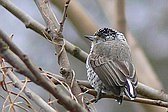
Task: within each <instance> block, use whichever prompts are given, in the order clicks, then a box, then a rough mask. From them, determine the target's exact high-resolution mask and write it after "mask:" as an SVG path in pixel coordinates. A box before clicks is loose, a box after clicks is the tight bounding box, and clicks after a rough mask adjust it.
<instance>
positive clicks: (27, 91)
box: [3, 68, 57, 112]
mask: <svg viewBox="0 0 168 112" xmlns="http://www.w3.org/2000/svg"><path fill="white" fill-rule="evenodd" d="M3 70H5V71H6V75H7V76H8V77H9V78H10V79H11V81H12V82H14V83H13V84H14V86H15V87H17V88H18V89H20V90H21V91H20V92H22V91H23V92H24V93H25V95H27V97H28V98H30V99H31V100H33V101H34V102H35V103H36V104H37V105H38V106H40V107H41V108H43V109H44V110H45V111H46V112H57V111H56V110H54V109H53V108H52V107H51V106H49V105H48V104H47V103H46V102H45V101H44V100H43V99H42V98H41V97H40V96H38V95H37V94H36V93H34V92H33V91H32V90H30V89H29V88H28V87H26V86H25V85H24V84H23V83H22V82H21V81H20V80H19V79H18V78H17V77H16V76H15V75H14V73H13V72H12V70H11V68H4V69H3ZM17 96H20V94H17ZM17 96H16V97H17ZM15 99H16V98H15ZM13 102H15V100H13Z"/></svg>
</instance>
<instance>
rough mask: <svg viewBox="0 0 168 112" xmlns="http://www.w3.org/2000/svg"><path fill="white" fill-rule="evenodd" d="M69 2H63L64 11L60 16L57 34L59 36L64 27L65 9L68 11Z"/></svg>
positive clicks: (68, 0)
mask: <svg viewBox="0 0 168 112" xmlns="http://www.w3.org/2000/svg"><path fill="white" fill-rule="evenodd" d="M70 1H71V0H67V1H66V2H65V5H64V11H63V16H62V20H61V22H60V27H59V30H58V33H59V34H61V33H62V31H63V27H64V23H65V20H66V18H67V9H68V6H69V3H70Z"/></svg>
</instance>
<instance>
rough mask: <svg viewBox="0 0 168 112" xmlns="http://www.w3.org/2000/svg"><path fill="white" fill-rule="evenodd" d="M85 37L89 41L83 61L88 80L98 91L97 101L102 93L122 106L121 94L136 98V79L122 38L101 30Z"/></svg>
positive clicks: (116, 34) (117, 33)
mask: <svg viewBox="0 0 168 112" xmlns="http://www.w3.org/2000/svg"><path fill="white" fill-rule="evenodd" d="M86 37H87V38H88V39H89V40H91V41H92V46H91V50H90V53H89V56H88V58H87V62H86V68H87V77H88V80H89V82H90V84H91V86H92V87H94V88H95V90H96V91H97V92H98V96H97V100H98V99H99V95H101V92H105V93H108V94H114V95H116V96H118V99H117V101H118V102H119V103H122V97H123V94H124V93H125V95H126V96H128V97H129V98H130V99H132V100H133V99H134V98H135V97H136V95H137V93H136V86H137V77H136V72H135V67H134V65H133V63H132V58H131V51H130V48H129V45H128V44H127V41H126V39H125V37H124V35H123V34H122V33H119V32H118V31H116V30H113V29H109V28H103V29H100V30H99V31H97V32H96V33H95V34H94V35H93V36H86Z"/></svg>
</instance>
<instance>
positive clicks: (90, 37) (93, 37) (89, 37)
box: [84, 35, 96, 41]
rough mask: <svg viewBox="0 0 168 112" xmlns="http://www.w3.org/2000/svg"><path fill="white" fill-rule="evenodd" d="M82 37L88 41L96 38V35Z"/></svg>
mask: <svg viewBox="0 0 168 112" xmlns="http://www.w3.org/2000/svg"><path fill="white" fill-rule="evenodd" d="M84 37H85V38H87V39H89V40H90V41H93V40H95V39H96V36H93V35H85V36H84Z"/></svg>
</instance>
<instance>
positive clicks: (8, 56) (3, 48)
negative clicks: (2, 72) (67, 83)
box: [0, 30, 85, 112]
mask: <svg viewBox="0 0 168 112" xmlns="http://www.w3.org/2000/svg"><path fill="white" fill-rule="evenodd" d="M2 39H3V40H2ZM4 41H5V42H6V43H7V44H6V43H5V42H4ZM8 45H9V47H8ZM9 48H12V51H13V52H14V53H16V54H17V55H18V56H20V57H19V58H20V59H21V60H22V61H23V62H24V64H25V65H26V67H25V65H24V64H22V63H23V62H22V63H20V60H19V61H17V62H15V61H16V60H15V59H17V58H18V57H16V55H14V53H13V52H12V51H10V50H9ZM0 55H1V56H2V57H3V58H4V59H5V60H6V61H8V63H10V64H11V65H12V66H14V67H15V68H17V69H18V70H19V69H20V68H18V66H24V69H23V72H24V73H27V74H26V76H27V77H28V78H30V79H32V81H33V82H34V83H36V84H38V85H40V86H41V87H43V88H44V89H46V90H48V91H49V92H50V93H51V94H52V95H53V96H54V97H55V98H57V99H58V100H59V102H60V103H61V104H62V105H63V106H64V107H65V108H67V109H68V110H71V111H72V110H73V111H74V112H85V110H84V109H83V108H82V107H81V106H80V105H79V104H77V103H75V102H74V101H73V100H72V99H70V97H68V96H67V95H66V94H65V93H64V92H63V91H62V90H61V89H60V88H57V87H56V86H55V85H54V84H53V83H52V82H50V81H49V80H47V78H45V77H44V76H42V75H41V74H40V73H39V70H38V69H37V67H35V66H34V65H33V64H32V62H31V61H30V60H29V59H28V58H27V56H25V55H24V54H23V53H22V52H21V51H20V50H19V49H18V48H17V47H16V46H15V45H14V44H13V43H12V42H11V40H10V39H9V38H8V37H7V35H6V34H5V33H3V32H2V31H1V30H0ZM17 60H18V59H17ZM21 68H22V67H21ZM28 69H29V70H30V71H31V72H30V71H29V70H28ZM25 71H26V72H25ZM24 75H25V74H24ZM30 76H33V77H30ZM34 78H35V79H34ZM74 107H75V109H74Z"/></svg>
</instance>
